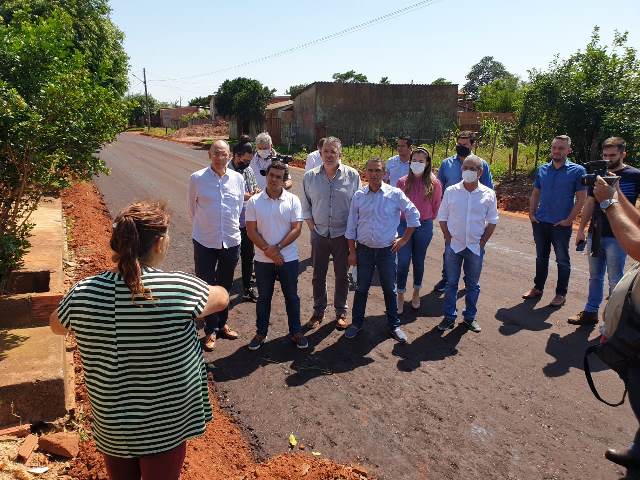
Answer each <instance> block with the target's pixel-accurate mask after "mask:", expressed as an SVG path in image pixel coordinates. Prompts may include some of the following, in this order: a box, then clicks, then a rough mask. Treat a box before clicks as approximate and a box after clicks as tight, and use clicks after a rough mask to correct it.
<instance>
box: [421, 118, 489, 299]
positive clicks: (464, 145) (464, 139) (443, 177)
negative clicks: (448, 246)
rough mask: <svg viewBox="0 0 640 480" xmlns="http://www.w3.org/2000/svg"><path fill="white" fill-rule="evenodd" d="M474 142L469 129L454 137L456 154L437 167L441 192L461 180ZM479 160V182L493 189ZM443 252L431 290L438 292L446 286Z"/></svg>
mask: <svg viewBox="0 0 640 480" xmlns="http://www.w3.org/2000/svg"><path fill="white" fill-rule="evenodd" d="M475 142H476V136H475V134H474V133H473V132H471V131H469V130H463V131H462V132H460V133H459V134H458V138H457V139H456V154H455V155H453V156H451V157H449V158H445V159H444V160H443V161H442V163H441V164H440V168H438V180H440V183H441V184H442V192H445V191H446V190H447V188H449V187H450V186H451V185H455V184H457V183H460V182H461V181H462V163H463V162H464V159H465V158H467V157H468V156H469V155H471V150H472V148H473V144H474V143H475ZM481 160H482V175H481V176H480V183H481V184H482V185H484V186H485V187H489V188H490V189H492V190H493V178H492V177H491V169H490V168H489V164H488V163H487V162H486V161H484V160H483V159H481ZM443 195H444V193H443ZM445 254H446V251H445ZM445 254H443V255H442V280H440V281H439V282H438V283H436V285H435V287H433V290H434V291H436V292H438V293H444V291H445V288H446V286H447V272H446V270H445Z"/></svg>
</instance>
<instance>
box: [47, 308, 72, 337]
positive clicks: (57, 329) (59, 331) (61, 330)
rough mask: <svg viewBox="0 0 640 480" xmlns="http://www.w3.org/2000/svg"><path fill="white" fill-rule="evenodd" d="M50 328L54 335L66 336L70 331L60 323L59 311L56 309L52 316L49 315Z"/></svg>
mask: <svg viewBox="0 0 640 480" xmlns="http://www.w3.org/2000/svg"><path fill="white" fill-rule="evenodd" d="M49 327H50V328H51V331H52V332H53V333H54V335H66V334H67V332H68V331H69V330H68V329H66V328H65V327H64V326H63V325H62V323H60V319H59V318H58V309H57V308H56V309H55V310H54V311H53V312H51V315H49Z"/></svg>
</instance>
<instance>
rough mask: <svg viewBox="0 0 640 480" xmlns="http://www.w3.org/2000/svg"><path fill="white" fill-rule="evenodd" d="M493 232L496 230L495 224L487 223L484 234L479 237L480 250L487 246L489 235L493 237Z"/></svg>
mask: <svg viewBox="0 0 640 480" xmlns="http://www.w3.org/2000/svg"><path fill="white" fill-rule="evenodd" d="M495 230H496V224H495V223H487V226H486V227H485V229H484V232H483V233H482V236H481V237H480V246H481V247H482V248H484V246H485V245H486V244H487V242H488V241H489V239H490V238H491V235H493V232H494V231H495Z"/></svg>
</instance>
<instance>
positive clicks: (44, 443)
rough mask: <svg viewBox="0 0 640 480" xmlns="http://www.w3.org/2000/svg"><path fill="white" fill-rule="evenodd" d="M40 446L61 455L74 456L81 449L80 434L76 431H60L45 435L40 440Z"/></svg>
mask: <svg viewBox="0 0 640 480" xmlns="http://www.w3.org/2000/svg"><path fill="white" fill-rule="evenodd" d="M38 448H39V449H40V450H42V451H44V452H47V453H52V454H53V455H58V456H60V457H65V458H74V457H75V456H76V455H78V451H79V450H80V446H79V445H78V434H77V433H75V432H58V433H52V434H50V435H44V436H42V437H40V439H39V441H38Z"/></svg>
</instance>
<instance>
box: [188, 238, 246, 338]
mask: <svg viewBox="0 0 640 480" xmlns="http://www.w3.org/2000/svg"><path fill="white" fill-rule="evenodd" d="M239 252H240V245H236V246H235V247H230V248H207V247H205V246H203V245H201V244H199V243H198V242H196V241H195V240H193V260H194V263H195V267H196V276H197V277H198V278H200V279H201V280H204V281H205V282H207V283H208V284H209V285H219V286H221V287H222V288H224V289H225V290H227V292H228V291H229V290H231V286H232V285H233V272H234V271H235V269H236V265H237V264H238V255H239ZM228 317H229V309H228V308H225V309H224V310H222V311H220V312H218V313H214V314H211V315H207V316H206V317H205V319H204V320H205V321H204V333H206V334H207V335H210V334H212V333H213V332H216V331H218V330H221V329H222V328H223V327H224V326H225V325H226V324H227V319H228Z"/></svg>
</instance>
